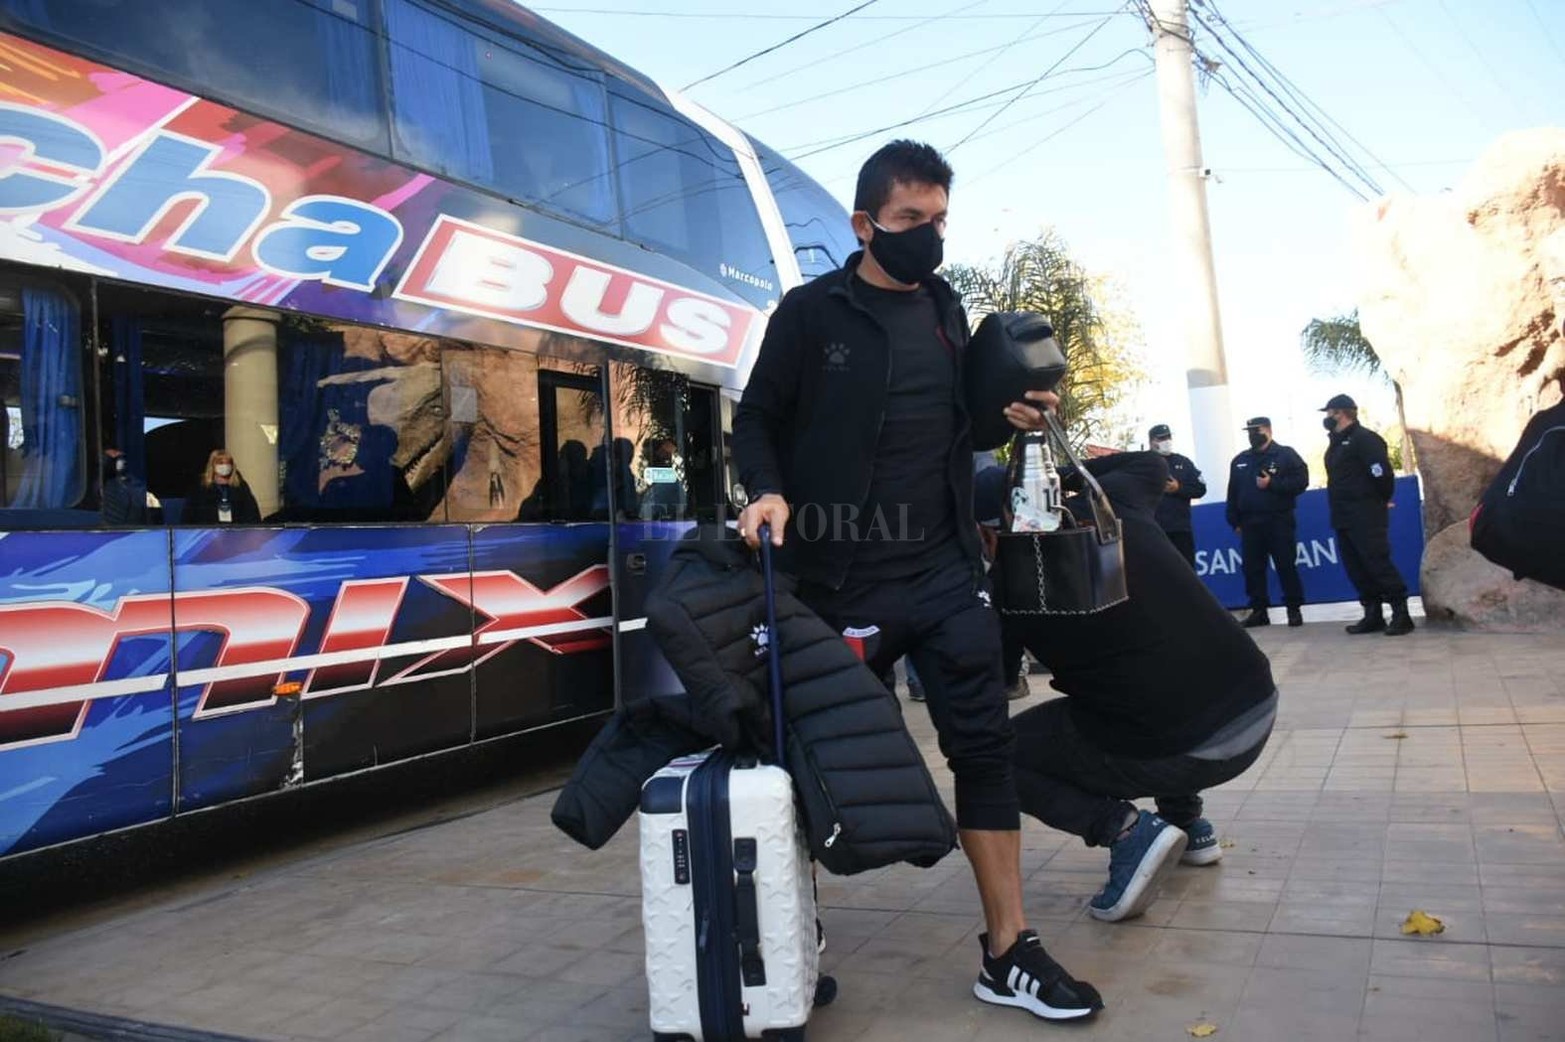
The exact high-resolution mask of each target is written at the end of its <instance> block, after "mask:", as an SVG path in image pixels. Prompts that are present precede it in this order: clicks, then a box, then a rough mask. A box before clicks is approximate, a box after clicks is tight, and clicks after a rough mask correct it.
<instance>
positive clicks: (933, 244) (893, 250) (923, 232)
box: [869, 220, 945, 286]
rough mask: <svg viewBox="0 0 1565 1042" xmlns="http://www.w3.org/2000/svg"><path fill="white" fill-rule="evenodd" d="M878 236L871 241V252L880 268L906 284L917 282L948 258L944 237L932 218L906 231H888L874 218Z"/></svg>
mask: <svg viewBox="0 0 1565 1042" xmlns="http://www.w3.org/2000/svg"><path fill="white" fill-rule="evenodd" d="M869 223H870V224H873V225H875V237H874V238H873V239H871V240H870V241H869V252H870V256H872V257H874V258H875V262H876V263H877V264H879V265H880V269H881V270H882V271H884V272H885V273H886V274H887V275H890V276H891V277H892V278H894V279H896V280H897V281H898V282H900V283H902V284H903V285H905V286H913V285H917V284H918V283H920V282H923V281H924V280H925V279H927V278H929V276H931V275H933V274H934V273H935V269H936V268H938V267H940V262H941V261H942V260H944V259H945V240H943V239H941V238H940V233H939V232H938V231H936V230H935V224H934V222H933V221H928V222H925V223H924V224H920V225H918V226H917V227H915V228H909V229H908V230H907V231H904V232H889V231H887V230H886V229H884V228H882V227H881V226H880V225H878V224H875V222H874V221H873V220H871V221H870V222H869Z"/></svg>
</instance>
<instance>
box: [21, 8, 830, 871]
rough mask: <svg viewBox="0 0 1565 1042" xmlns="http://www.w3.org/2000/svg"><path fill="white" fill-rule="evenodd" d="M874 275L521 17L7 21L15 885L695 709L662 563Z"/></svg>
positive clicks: (616, 70)
mask: <svg viewBox="0 0 1565 1042" xmlns="http://www.w3.org/2000/svg"><path fill="white" fill-rule="evenodd" d="M853 248H854V244H853V242H852V239H851V232H850V230H849V227H848V223H847V218H846V215H845V213H844V212H843V210H842V208H841V206H840V205H839V204H837V203H836V202H835V201H834V200H833V199H832V198H831V196H830V195H829V194H828V193H827V192H826V191H825V190H824V189H823V188H822V187H821V186H819V185H818V184H816V183H814V182H812V181H811V180H810V179H809V178H808V177H806V176H805V175H803V174H802V173H801V172H800V171H798V170H797V169H795V168H794V167H793V166H792V165H791V164H789V163H788V162H787V161H786V160H784V159H782V158H781V157H780V156H778V155H777V154H775V153H773V152H771V151H769V150H768V149H766V148H765V147H764V146H762V145H761V144H759V143H758V142H755V141H753V140H751V139H750V138H748V137H746V136H745V135H744V134H742V133H740V132H739V131H737V130H735V129H734V128H733V127H731V126H729V125H727V124H725V123H723V122H722V121H721V120H719V119H717V118H715V117H714V116H713V115H711V114H710V113H708V112H706V111H704V110H703V109H701V108H700V107H699V106H697V105H695V104H693V103H691V102H690V101H688V100H687V99H684V98H682V97H681V96H679V95H678V94H676V93H674V92H672V91H668V90H665V89H662V88H660V87H659V86H658V85H657V84H656V83H653V82H652V81H650V80H649V79H648V78H647V77H645V76H643V75H641V74H639V73H637V72H636V71H634V70H633V69H630V68H627V67H626V66H625V65H623V64H621V63H620V62H618V61H615V60H614V59H613V58H611V57H610V56H608V55H606V54H604V53H602V52H600V51H598V50H596V49H594V48H592V47H591V46H589V45H587V44H586V43H584V42H582V41H581V40H579V39H577V38H575V37H573V36H571V35H570V34H568V33H565V32H564V31H562V30H560V29H559V28H557V27H555V26H553V25H551V24H549V23H548V22H547V21H545V20H543V19H541V18H538V17H537V16H535V15H534V14H532V13H531V12H529V11H527V10H525V9H524V8H521V7H519V6H516V5H514V4H513V3H510V2H508V0H265V2H258V0H0V401H3V406H4V408H3V410H0V856H4V855H14V854H18V853H21V852H24V851H31V850H37V849H39V848H43V847H47V846H50V845H54V844H59V843H63V842H67V841H71V840H76V839H80V838H83V837H89V836H94V835H99V834H102V833H105V832H108V831H111V830H117V829H123V828H128V827H131V826H137V825H142V824H145V823H150V822H155V821H159V820H163V819H167V818H169V817H171V816H173V815H179V814H186V813H190V812H194V811H199V810H203V809H207V808H214V807H218V806H222V805H225V804H230V803H232V802H234V801H237V800H243V799H248V798H252V797H259V796H265V795H267V794H271V793H276V792H279V791H282V790H285V789H289V788H292V787H294V786H299V785H307V784H311V783H316V782H322V781H326V780H329V779H333V778H340V777H342V776H345V775H348V774H351V773H355V772H362V771H365V770H371V769H374V768H377V767H379V766H381V765H385V764H388V763H393V762H398V761H406V760H408V759H409V758H413V757H420V756H428V755H431V754H437V753H442V752H445V751H449V750H456V749H460V748H464V747H468V746H471V745H473V744H475V743H480V742H485V741H487V740H491V739H494V738H496V737H499V736H505V735H513V734H517V733H520V732H523V731H527V730H531V729H536V728H540V727H546V726H550V725H555V724H558V723H560V722H562V721H569V720H578V719H581V718H584V717H590V716H593V715H597V714H603V713H606V712H608V711H610V710H611V709H612V707H613V706H614V704H615V700H616V698H617V697H634V696H635V695H637V694H638V693H643V692H645V691H646V690H648V689H649V688H650V687H652V686H656V685H659V684H663V683H666V682H668V676H667V671H666V666H660V662H659V660H658V659H657V657H656V655H655V652H654V651H653V650H652V649H651V648H650V646H649V644H648V638H647V635H646V633H645V632H644V630H643V629H642V628H641V625H642V623H643V622H644V620H643V619H641V618H640V615H639V607H640V605H639V602H640V598H641V595H642V593H643V592H644V590H645V588H646V585H647V583H648V582H649V581H650V579H651V574H652V573H653V572H655V570H656V564H657V561H658V559H659V552H660V551H662V552H664V553H665V554H666V550H667V548H668V546H669V541H670V539H671V538H672V537H673V536H675V535H677V534H678V533H679V532H680V531H681V530H682V529H684V528H687V527H688V526H690V525H691V524H694V523H696V522H700V521H717V520H722V519H724V518H725V516H728V515H731V513H732V510H733V507H732V504H731V503H730V496H729V493H728V491H727V490H728V489H729V488H731V475H729V474H728V466H727V463H728V448H727V446H728V440H727V436H726V431H727V430H728V429H729V417H730V413H731V409H732V402H733V400H734V398H735V396H736V395H737V392H738V389H739V388H740V387H742V386H743V382H744V378H745V376H746V374H747V371H748V366H749V363H750V361H751V359H752V358H753V355H754V352H755V351H756V349H757V346H758V343H759V340H760V336H761V332H762V328H763V326H764V322H765V316H766V314H767V311H768V309H769V308H770V307H771V306H772V305H773V304H774V303H775V302H776V301H777V300H778V299H779V298H780V297H781V295H782V294H783V293H784V292H785V291H786V290H787V289H788V288H790V287H791V286H793V285H794V284H796V283H798V282H799V281H800V280H801V278H808V277H810V276H812V275H814V274H818V273H820V272H821V271H825V270H828V269H830V268H832V267H835V266H837V265H838V264H839V263H841V261H842V260H843V259H844V257H845V256H846V254H847V252H848V251H849V250H851V249H853ZM225 454H226V455H225ZM230 467H231V468H232V473H231V474H225V473H224V472H225V471H226V470H229V469H230Z"/></svg>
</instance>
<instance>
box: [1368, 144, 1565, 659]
mask: <svg viewBox="0 0 1565 1042" xmlns="http://www.w3.org/2000/svg"><path fill="white" fill-rule="evenodd" d="M1356 231H1357V233H1358V234H1357V239H1358V242H1357V253H1358V256H1359V258H1360V262H1361V266H1362V270H1361V274H1360V287H1361V288H1360V294H1359V295H1360V308H1359V315H1360V321H1361V323H1362V326H1363V330H1364V334H1365V336H1366V337H1367V338H1368V339H1369V341H1370V342H1371V343H1373V344H1374V345H1375V350H1376V352H1377V353H1378V354H1379V355H1380V358H1381V360H1382V361H1383V362H1384V363H1385V366H1386V368H1387V370H1388V371H1389V372H1390V374H1391V376H1392V377H1393V378H1394V379H1395V380H1396V381H1397V382H1398V383H1399V384H1400V385H1401V387H1402V393H1403V398H1404V402H1405V407H1406V412H1407V425H1408V429H1409V433H1410V434H1411V436H1412V441H1413V447H1414V451H1415V453H1416V455H1417V460H1418V470H1419V475H1420V477H1421V479H1422V482H1423V490H1424V528H1425V532H1426V534H1427V536H1428V539H1429V545H1428V548H1427V550H1426V554H1425V560H1424V568H1423V575H1422V585H1423V594H1424V602H1425V606H1426V609H1427V610H1428V611H1429V613H1430V615H1431V616H1432V617H1435V618H1440V617H1445V618H1453V619H1455V620H1456V621H1458V622H1460V623H1463V624H1467V625H1472V626H1475V627H1480V628H1500V629H1538V628H1548V629H1554V628H1565V594H1560V593H1557V592H1555V591H1551V590H1547V589H1546V588H1544V587H1541V586H1538V585H1537V584H1534V583H1517V582H1514V581H1512V580H1511V579H1509V578H1508V577H1507V576H1506V573H1504V572H1503V571H1501V570H1499V569H1496V568H1494V567H1493V566H1491V565H1489V564H1488V563H1487V562H1486V561H1484V560H1483V559H1482V558H1480V557H1479V556H1478V555H1477V554H1476V553H1474V552H1473V551H1472V550H1470V549H1468V548H1467V537H1466V519H1467V516H1468V514H1469V513H1470V512H1471V511H1472V508H1473V506H1474V505H1475V504H1476V503H1477V500H1478V497H1479V495H1480V494H1481V493H1482V491H1483V489H1484V487H1485V486H1486V485H1487V484H1488V483H1489V481H1490V480H1491V479H1492V478H1493V476H1494V474H1495V472H1496V471H1497V470H1499V467H1500V464H1501V463H1502V462H1503V461H1504V459H1505V457H1506V456H1508V455H1509V454H1510V452H1511V450H1512V448H1513V447H1514V446H1515V444H1516V439H1517V438H1518V437H1519V436H1520V435H1521V431H1522V428H1523V427H1524V426H1525V425H1526V423H1527V420H1528V419H1529V418H1530V417H1531V416H1532V415H1533V413H1535V412H1537V411H1538V410H1539V409H1542V408H1545V407H1547V406H1549V405H1552V404H1554V403H1555V402H1557V401H1559V400H1560V397H1561V393H1562V379H1565V338H1562V335H1561V319H1562V318H1565V246H1562V244H1565V129H1552V128H1551V129H1544V130H1529V131H1521V132H1517V133H1514V134H1509V135H1506V136H1505V137H1503V138H1501V139H1500V140H1499V141H1498V142H1497V143H1496V144H1495V145H1494V146H1493V147H1491V148H1490V149H1489V150H1488V151H1487V152H1486V153H1485V154H1484V155H1483V156H1482V157H1481V158H1480V159H1479V161H1478V162H1477V164H1476V165H1475V166H1474V167H1473V169H1472V170H1471V171H1469V172H1468V174H1467V176H1466V177H1464V178H1463V179H1462V181H1461V182H1460V183H1459V184H1458V185H1457V186H1456V188H1455V189H1454V190H1452V191H1449V192H1446V193H1443V194H1441V195H1438V196H1426V197H1409V196H1392V197H1389V198H1386V199H1382V200H1381V201H1379V202H1378V203H1376V204H1375V205H1374V206H1373V207H1372V208H1371V209H1370V210H1369V211H1368V212H1367V213H1365V214H1364V215H1363V219H1362V220H1361V221H1360V223H1359V226H1358V228H1357V229H1356ZM1480 566H1481V567H1480Z"/></svg>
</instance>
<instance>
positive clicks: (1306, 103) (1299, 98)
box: [1197, 0, 1414, 192]
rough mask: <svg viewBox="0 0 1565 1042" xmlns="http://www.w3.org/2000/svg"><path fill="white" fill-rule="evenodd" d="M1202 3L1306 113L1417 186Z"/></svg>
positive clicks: (1377, 163)
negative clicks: (1386, 162)
mask: <svg viewBox="0 0 1565 1042" xmlns="http://www.w3.org/2000/svg"><path fill="white" fill-rule="evenodd" d="M1197 2H1200V0H1197ZM1202 6H1204V7H1205V8H1206V9H1207V10H1208V11H1210V12H1211V14H1212V16H1213V17H1214V18H1215V19H1217V21H1218V22H1219V23H1221V24H1222V25H1223V27H1224V28H1226V29H1228V30H1229V31H1230V32H1232V33H1233V36H1234V39H1235V40H1236V41H1237V42H1238V44H1239V46H1240V47H1242V48H1244V50H1245V51H1246V52H1248V53H1249V54H1250V56H1251V57H1252V58H1254V59H1255V60H1256V62H1257V63H1258V64H1259V65H1260V66H1261V68H1262V69H1264V70H1265V71H1266V72H1268V73H1270V74H1271V76H1272V77H1273V79H1275V80H1276V81H1277V83H1278V84H1280V85H1281V87H1282V89H1283V91H1284V93H1286V94H1287V95H1288V96H1289V97H1290V98H1292V99H1293V100H1294V101H1295V102H1296V103H1297V104H1298V105H1299V106H1300V107H1302V108H1303V109H1304V110H1305V112H1306V113H1307V114H1308V113H1310V112H1311V111H1312V110H1313V113H1314V116H1315V117H1316V118H1317V119H1316V121H1317V125H1322V124H1320V122H1319V121H1320V120H1324V121H1325V123H1329V124H1330V125H1331V126H1332V127H1335V128H1336V129H1337V130H1338V131H1340V132H1341V133H1342V135H1343V137H1345V138H1347V139H1348V141H1350V142H1351V143H1352V144H1354V145H1355V146H1357V148H1358V149H1359V151H1360V152H1362V153H1363V154H1364V155H1365V156H1367V157H1368V158H1369V159H1370V161H1371V163H1372V164H1373V165H1375V166H1378V167H1380V168H1381V169H1383V170H1386V171H1387V172H1388V173H1390V174H1391V176H1392V177H1394V178H1396V179H1397V181H1399V182H1400V183H1401V185H1402V187H1403V188H1406V189H1407V190H1408V191H1410V192H1411V191H1413V190H1414V189H1413V186H1412V185H1411V184H1409V183H1408V182H1407V181H1406V180H1404V179H1403V178H1402V176H1401V175H1400V174H1398V173H1397V172H1396V171H1395V170H1393V169H1392V168H1391V167H1389V166H1387V165H1386V164H1385V163H1384V162H1382V161H1381V159H1380V157H1379V156H1377V155H1375V153H1374V152H1372V151H1371V150H1370V148H1369V146H1368V145H1366V144H1364V143H1363V142H1362V141H1360V140H1359V139H1358V138H1356V137H1354V136H1353V134H1352V133H1351V132H1350V131H1349V130H1348V129H1347V128H1346V127H1344V126H1343V125H1342V124H1341V123H1338V122H1337V121H1336V120H1335V119H1333V118H1332V116H1331V114H1330V113H1328V112H1327V111H1326V110H1325V109H1323V108H1321V106H1320V105H1319V104H1317V103H1316V102H1315V101H1314V99H1312V98H1310V96H1309V95H1307V94H1305V93H1304V91H1303V89H1302V88H1300V87H1299V86H1298V85H1297V84H1295V83H1294V82H1293V81H1292V80H1291V79H1289V78H1288V77H1287V76H1286V75H1284V74H1283V72H1282V70H1281V69H1279V68H1277V66H1275V65H1273V64H1272V63H1271V61H1269V60H1268V59H1267V57H1266V56H1265V55H1264V54H1262V53H1261V52H1260V51H1258V50H1256V49H1255V47H1254V46H1253V45H1252V44H1251V43H1250V41H1249V40H1246V39H1245V38H1244V35H1243V34H1242V33H1240V32H1239V30H1238V29H1236V28H1234V25H1233V23H1232V22H1230V21H1229V20H1228V19H1227V18H1226V17H1225V16H1224V15H1223V13H1222V12H1221V11H1219V10H1218V9H1217V7H1216V6H1215V5H1214V4H1213V3H1212V2H1210V0H1207V2H1205V3H1203V4H1202ZM1322 126H1323V125H1322ZM1328 133H1329V132H1328Z"/></svg>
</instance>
